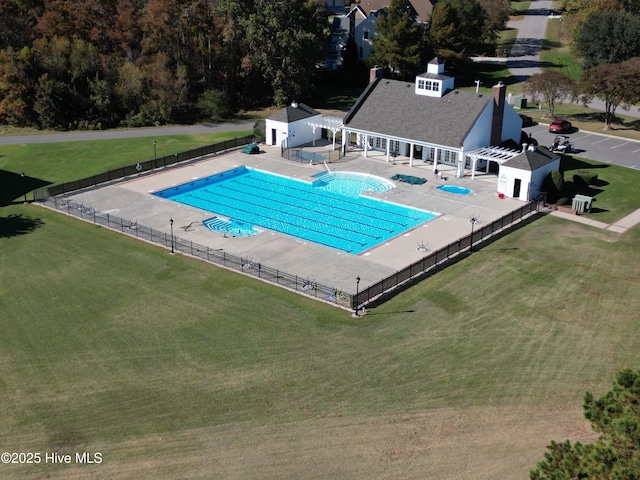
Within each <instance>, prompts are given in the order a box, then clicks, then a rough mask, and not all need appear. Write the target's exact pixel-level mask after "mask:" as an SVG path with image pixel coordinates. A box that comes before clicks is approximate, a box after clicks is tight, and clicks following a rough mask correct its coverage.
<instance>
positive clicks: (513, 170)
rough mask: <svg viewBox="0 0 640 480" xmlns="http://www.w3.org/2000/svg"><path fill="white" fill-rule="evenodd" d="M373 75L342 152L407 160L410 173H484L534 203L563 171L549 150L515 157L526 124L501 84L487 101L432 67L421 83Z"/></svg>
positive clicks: (349, 118)
mask: <svg viewBox="0 0 640 480" xmlns="http://www.w3.org/2000/svg"><path fill="white" fill-rule="evenodd" d="M381 74H382V70H381V69H378V68H374V69H372V74H371V81H370V83H369V85H368V86H367V88H366V89H365V90H364V92H363V93H362V95H360V98H359V99H358V100H357V101H356V103H355V104H354V105H353V107H352V108H351V110H350V111H349V112H348V113H347V115H346V116H345V117H344V119H343V123H344V129H343V134H342V142H343V143H342V147H343V151H344V152H345V153H346V152H347V150H348V149H349V148H350V147H351V148H354V147H355V148H356V149H359V150H361V151H362V152H363V155H364V156H365V157H367V156H368V155H369V152H370V151H372V150H376V151H381V152H384V153H385V154H386V160H387V161H390V158H391V157H395V156H405V157H409V165H410V166H427V167H428V168H432V169H433V170H434V172H435V171H436V170H438V166H439V165H448V166H451V167H454V168H455V171H456V176H458V177H462V176H465V175H466V174H470V175H471V177H472V178H473V177H474V176H475V173H476V172H478V171H482V170H484V171H485V172H489V171H494V172H496V173H497V174H498V186H497V193H498V194H501V195H504V196H506V197H511V198H519V199H521V200H532V199H534V198H535V197H536V196H538V195H539V194H540V192H541V188H542V183H543V181H544V178H545V177H546V175H547V174H548V173H549V172H550V171H551V170H558V169H559V166H560V157H559V156H558V155H555V154H552V153H551V152H549V150H548V149H546V148H544V147H534V148H531V149H529V148H526V149H525V150H524V151H522V150H511V149H507V148H504V147H503V144H504V143H505V142H508V141H510V142H509V143H515V144H519V143H520V139H521V130H522V120H521V118H520V117H519V115H518V114H517V113H516V112H515V110H514V109H513V107H511V105H509V104H508V103H507V102H506V101H505V91H506V87H505V86H504V85H503V84H502V83H501V82H500V83H498V84H497V85H495V86H494V87H493V88H492V93H491V94H489V95H487V94H484V93H478V92H473V91H462V90H456V89H455V86H454V79H453V77H450V76H447V75H445V74H444V65H443V64H442V63H440V62H439V61H438V59H433V60H432V61H431V62H429V65H428V69H427V72H425V73H423V74H420V75H418V76H417V77H416V81H415V83H409V82H404V81H398V80H390V79H385V78H382V76H381Z"/></svg>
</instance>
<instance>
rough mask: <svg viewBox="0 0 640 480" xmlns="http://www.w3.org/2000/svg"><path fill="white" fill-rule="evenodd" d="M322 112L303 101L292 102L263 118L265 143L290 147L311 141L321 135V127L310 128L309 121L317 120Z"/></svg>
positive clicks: (320, 117)
mask: <svg viewBox="0 0 640 480" xmlns="http://www.w3.org/2000/svg"><path fill="white" fill-rule="evenodd" d="M321 119H322V114H321V113H320V112H318V111H317V110H314V109H313V108H311V107H310V106H308V105H305V104H304V103H296V102H293V103H292V104H291V105H290V106H288V107H285V108H283V109H282V110H278V111H277V112H276V113H274V114H273V115H271V116H270V117H269V118H267V119H266V120H265V143H266V144H267V145H270V146H274V147H275V146H277V147H284V148H291V147H296V146H298V145H304V144H305V143H313V142H315V141H316V140H319V139H320V138H321V136H322V129H317V128H312V127H311V126H310V125H309V122H311V123H313V122H319V121H320V120H321Z"/></svg>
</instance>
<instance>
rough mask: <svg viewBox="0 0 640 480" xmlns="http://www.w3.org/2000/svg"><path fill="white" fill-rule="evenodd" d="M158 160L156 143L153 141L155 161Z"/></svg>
mask: <svg viewBox="0 0 640 480" xmlns="http://www.w3.org/2000/svg"><path fill="white" fill-rule="evenodd" d="M156 158H158V155H157V151H156V141H155V140H154V141H153V159H154V160H155V159H156Z"/></svg>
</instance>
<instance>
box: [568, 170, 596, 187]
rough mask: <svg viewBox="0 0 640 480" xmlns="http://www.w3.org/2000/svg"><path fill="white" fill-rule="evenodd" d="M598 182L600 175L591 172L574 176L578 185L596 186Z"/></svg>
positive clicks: (574, 180)
mask: <svg viewBox="0 0 640 480" xmlns="http://www.w3.org/2000/svg"><path fill="white" fill-rule="evenodd" d="M597 181H598V175H593V174H591V173H589V172H578V173H576V174H575V175H574V176H573V182H574V183H575V184H576V185H594V184H595V183H596V182H597Z"/></svg>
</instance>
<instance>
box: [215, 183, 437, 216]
mask: <svg viewBox="0 0 640 480" xmlns="http://www.w3.org/2000/svg"><path fill="white" fill-rule="evenodd" d="M230 184H238V185H240V186H245V187H248V188H252V189H258V190H263V191H266V192H269V193H272V194H275V195H278V196H282V197H286V198H287V199H288V200H289V199H291V198H293V199H298V200H302V201H303V202H311V203H313V204H315V205H321V206H327V205H329V206H330V207H331V208H332V209H334V210H338V211H342V212H345V213H348V214H351V215H352V214H353V209H349V208H347V207H336V206H334V205H331V204H330V203H329V202H326V203H323V202H321V201H319V200H311V199H310V198H309V197H311V198H313V199H316V198H321V199H327V200H335V197H332V196H330V195H327V194H322V193H319V192H306V191H304V190H300V189H293V190H294V191H295V192H296V193H298V194H299V195H292V194H291V193H289V192H284V191H282V192H274V191H273V190H269V189H266V188H260V187H259V186H256V185H250V184H248V183H245V182H230ZM216 188H219V189H228V190H232V191H236V192H239V193H243V194H250V195H255V193H254V192H245V191H241V190H240V189H234V188H232V187H231V186H229V185H226V184H225V185H218V186H217V187H216ZM334 195H337V196H339V197H340V201H341V202H342V203H345V204H347V206H351V207H355V208H356V209H357V210H359V211H360V212H359V215H361V216H365V217H368V218H371V219H374V220H378V219H379V218H380V214H384V215H385V217H386V216H392V217H395V219H388V218H387V220H388V222H389V223H393V224H396V225H401V226H403V225H406V224H405V223H402V222H406V221H407V220H408V221H410V222H415V221H416V220H420V218H418V219H416V218H414V217H413V216H411V215H410V214H405V213H400V212H395V211H390V210H389V209H383V208H377V207H375V206H373V205H364V204H362V203H360V202H357V201H354V200H353V199H352V198H351V197H347V196H344V195H338V194H334ZM261 198H268V197H265V196H264V195H262V196H261ZM344 199H346V200H344ZM361 200H364V201H367V199H366V197H364V198H362V199H361ZM370 201H371V202H373V201H375V202H379V201H381V200H377V199H375V200H370ZM288 203H289V204H290V202H288ZM386 203H387V204H389V205H392V206H395V207H397V208H402V209H404V210H415V209H412V208H411V207H404V206H400V205H397V204H391V203H389V202H386ZM369 211H373V213H374V214H375V213H378V215H377V216H376V215H374V214H370V213H368V212H369ZM419 211H422V210H419ZM424 212H425V214H433V213H432V212H428V211H426V210H424Z"/></svg>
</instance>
